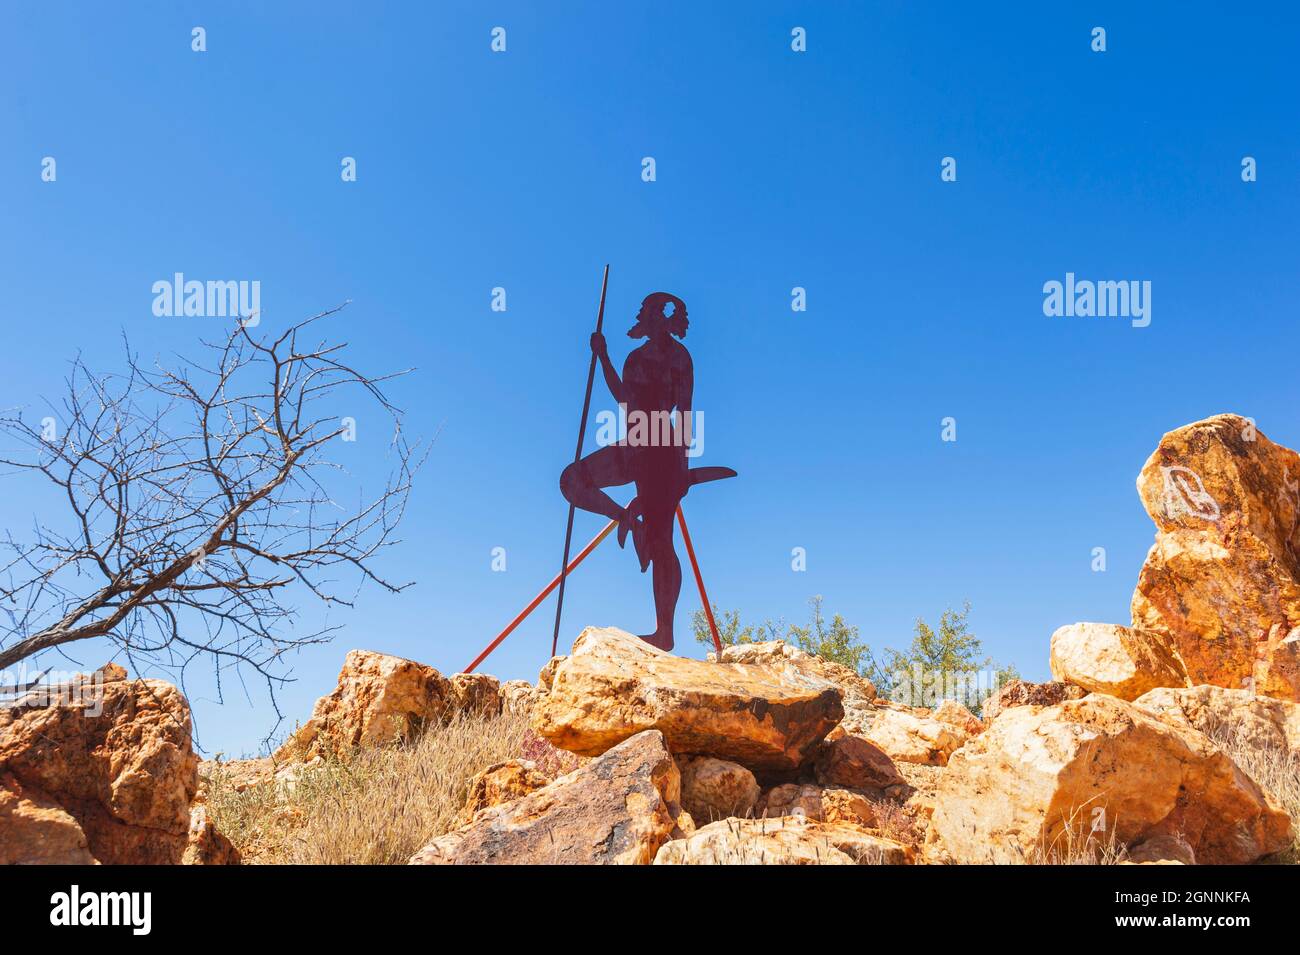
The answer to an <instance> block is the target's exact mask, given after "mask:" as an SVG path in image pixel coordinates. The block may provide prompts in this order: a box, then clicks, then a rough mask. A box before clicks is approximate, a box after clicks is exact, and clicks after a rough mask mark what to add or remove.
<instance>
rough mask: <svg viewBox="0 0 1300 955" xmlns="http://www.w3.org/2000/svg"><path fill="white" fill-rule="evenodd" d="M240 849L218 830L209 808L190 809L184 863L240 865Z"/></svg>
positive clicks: (182, 859)
mask: <svg viewBox="0 0 1300 955" xmlns="http://www.w3.org/2000/svg"><path fill="white" fill-rule="evenodd" d="M239 863H240V858H239V850H238V849H236V848H235V847H234V846H233V845H232V844H231V842H230V840H229V839H227V838H226V837H225V836H224V835H222V834H221V833H220V832H218V831H217V827H216V826H215V825H213V823H212V820H211V819H209V818H208V812H207V808H206V807H204V806H194V807H192V808H191V809H190V833H189V837H188V839H187V841H186V844H185V853H184V855H183V856H182V857H181V864H182V865H239Z"/></svg>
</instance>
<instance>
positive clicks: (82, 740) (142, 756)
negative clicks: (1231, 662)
mask: <svg viewBox="0 0 1300 955" xmlns="http://www.w3.org/2000/svg"><path fill="white" fill-rule="evenodd" d="M120 670H121V668H116V672H111V673H109V676H110V677H111V678H110V679H104V678H103V676H102V675H103V673H104V671H101V672H100V674H97V675H92V676H91V677H88V678H82V679H79V680H76V681H72V682H70V683H68V684H64V685H61V686H60V687H58V688H55V689H53V690H52V689H51V688H48V687H47V688H44V690H43V697H42V699H41V700H40V701H37V700H36V699H35V698H34V697H33V698H29V699H27V701H26V704H25V705H21V706H13V707H6V708H4V709H0V767H2V768H3V771H4V774H5V778H6V779H7V780H10V784H9V785H7V786H6V789H7V790H8V792H9V795H8V796H6V797H5V798H6V801H7V802H8V804H9V806H10V807H11V808H10V810H9V812H10V819H11V820H13V819H14V818H19V819H24V820H27V823H30V822H32V821H33V820H36V821H39V822H40V826H41V831H43V832H46V833H47V834H48V837H49V841H48V843H47V844H48V845H49V846H54V847H56V848H53V849H49V850H48V851H51V852H64V851H73V852H74V854H75V843H76V842H77V841H78V840H77V837H76V835H75V833H73V832H72V831H71V829H70V827H69V826H68V824H67V820H66V819H64V818H63V817H62V816H60V815H59V813H58V812H57V811H56V807H57V809H58V810H62V813H63V814H66V815H67V816H70V817H71V818H72V819H73V820H75V821H76V824H77V826H79V827H80V829H81V831H82V832H83V833H84V835H85V845H86V848H87V849H88V850H89V853H90V855H92V856H93V857H94V858H95V859H97V860H99V861H100V862H102V863H105V864H124V863H132V864H141V865H158V864H174V863H177V862H179V861H180V860H181V856H182V854H183V852H184V850H185V845H186V841H187V836H188V834H189V828H190V803H191V802H192V801H193V799H194V795H195V792H196V791H197V789H198V757H197V756H196V755H195V754H194V749H193V746H192V742H191V724H190V709H189V704H188V703H186V701H185V697H184V696H182V695H181V693H180V691H179V690H177V689H176V687H174V686H172V685H171V684H170V683H165V682H163V681H161V680H125V679H121V678H120V677H118V676H117V673H118V672H120ZM14 781H16V785H15V783H14ZM15 794H16V796H17V798H16V801H15ZM15 814H17V815H15ZM27 823H24V826H25V827H26V829H27V831H28V833H29V834H30V833H31V832H32V831H33V830H32V829H31V827H30V826H28V825H27ZM5 838H6V839H8V838H10V837H5ZM43 838H44V837H43ZM27 844H28V845H31V844H32V843H30V842H28V843H27ZM40 851H41V852H44V851H47V850H45V849H42V850H40Z"/></svg>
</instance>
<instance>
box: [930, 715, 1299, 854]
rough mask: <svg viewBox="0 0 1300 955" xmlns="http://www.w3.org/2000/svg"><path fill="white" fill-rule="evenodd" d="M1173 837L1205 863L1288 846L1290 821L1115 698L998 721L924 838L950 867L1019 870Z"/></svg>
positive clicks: (1235, 777) (1247, 784)
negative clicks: (1017, 866)
mask: <svg viewBox="0 0 1300 955" xmlns="http://www.w3.org/2000/svg"><path fill="white" fill-rule="evenodd" d="M1171 834H1179V835H1181V836H1182V837H1183V838H1184V839H1185V840H1186V841H1187V843H1188V845H1189V846H1191V847H1192V850H1193V851H1194V852H1195V855H1196V858H1197V860H1198V861H1200V862H1202V863H1208V864H1220V863H1246V862H1253V861H1255V860H1257V859H1259V858H1261V857H1263V856H1266V855H1269V854H1271V853H1274V852H1278V851H1280V850H1281V849H1283V848H1284V847H1286V846H1287V845H1288V844H1289V843H1290V839H1291V830H1290V819H1289V818H1288V817H1287V814H1286V813H1285V812H1284V811H1283V810H1282V809H1281V808H1279V807H1278V806H1277V804H1276V803H1274V802H1273V800H1272V799H1271V798H1270V797H1269V796H1267V795H1266V794H1265V793H1264V792H1263V791H1262V790H1261V789H1260V788H1259V787H1258V786H1257V785H1256V784H1255V783H1254V782H1253V781H1252V780H1251V779H1249V778H1248V777H1247V776H1246V775H1245V774H1244V773H1243V772H1242V771H1241V770H1240V769H1238V768H1237V766H1236V765H1235V764H1234V763H1233V762H1232V760H1230V759H1229V758H1228V757H1227V756H1225V755H1224V754H1223V753H1222V752H1220V751H1219V750H1218V749H1217V748H1215V747H1214V746H1213V745H1212V744H1211V743H1210V741H1209V740H1208V739H1206V737H1205V736H1203V735H1202V734H1201V733H1198V732H1196V731H1194V730H1191V729H1187V728H1182V727H1178V726H1175V725H1173V724H1171V723H1168V722H1165V721H1163V720H1161V719H1160V718H1159V717H1157V716H1155V715H1154V714H1152V713H1149V712H1147V711H1146V710H1145V709H1142V708H1141V707H1139V706H1137V705H1135V704H1133V703H1128V702H1126V701H1123V700H1120V699H1118V698H1116V697H1111V696H1104V695H1101V694H1092V695H1090V696H1088V697H1086V698H1084V699H1081V700H1072V701H1069V702H1065V703H1060V704H1057V705H1055V706H1046V707H1040V706H1022V707H1016V708H1013V709H1010V710H1006V711H1004V712H1002V713H1001V714H1000V715H999V716H998V718H997V719H996V720H995V721H994V722H993V724H992V726H990V727H989V729H987V730H986V731H985V732H984V733H982V734H980V735H979V736H977V737H975V738H974V739H972V740H971V741H970V742H969V743H967V744H966V745H965V746H964V747H962V749H960V750H958V751H957V753H956V754H954V756H953V758H952V760H951V761H950V762H949V764H948V768H947V770H946V771H945V773H944V774H943V776H942V779H941V781H940V783H939V788H938V792H937V795H936V800H935V809H934V815H933V817H932V819H931V823H930V838H931V841H932V842H933V843H936V844H937V847H938V849H939V850H940V853H939V855H940V857H946V858H949V859H951V860H953V861H956V862H969V863H983V862H1002V863H1005V862H1023V861H1030V860H1032V859H1035V858H1052V857H1053V856H1060V855H1062V854H1065V853H1069V852H1077V851H1079V850H1080V847H1082V846H1087V845H1088V844H1089V839H1090V838H1091V839H1092V840H1094V843H1096V844H1102V845H1109V844H1111V843H1113V844H1114V846H1115V847H1117V848H1118V847H1126V846H1129V845H1133V844H1136V843H1139V842H1142V841H1144V840H1148V839H1151V838H1152V837H1154V836H1158V835H1171Z"/></svg>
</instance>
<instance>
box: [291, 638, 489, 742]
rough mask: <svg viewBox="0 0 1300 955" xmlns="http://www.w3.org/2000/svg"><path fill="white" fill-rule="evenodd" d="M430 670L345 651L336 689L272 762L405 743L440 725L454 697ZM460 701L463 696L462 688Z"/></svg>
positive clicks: (449, 687)
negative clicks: (426, 728) (420, 732)
mask: <svg viewBox="0 0 1300 955" xmlns="http://www.w3.org/2000/svg"><path fill="white" fill-rule="evenodd" d="M455 693H456V691H455V690H453V686H452V683H451V681H450V680H448V679H446V678H445V677H444V676H443V675H442V674H440V673H439V672H438V671H437V670H435V669H434V668H433V667H429V666H424V665H423V664H421V663H415V662H414V661H412V660H403V659H402V658H401V657H390V656H387V655H385V654H382V653H372V652H371V651H369V650H350V651H349V652H348V655H347V658H346V659H345V660H344V662H343V669H342V671H340V673H339V681H338V685H337V686H336V687H335V688H334V690H333V691H332V692H331V693H330V694H329V695H328V696H322V697H321V698H320V699H319V700H317V701H316V706H315V708H314V709H313V710H312V714H311V719H309V720H308V721H307V722H306V724H304V725H303V726H302V727H301V728H299V729H298V731H297V732H296V733H294V734H293V736H291V737H290V738H289V740H288V741H287V742H286V743H285V744H284V746H282V747H281V748H280V749H279V751H278V752H277V753H276V754H275V759H276V761H277V762H284V761H288V760H301V761H304V762H305V761H307V760H310V759H314V758H316V757H318V756H334V757H339V758H347V757H349V756H350V755H351V754H352V752H353V751H354V750H356V749H357V748H358V747H362V746H383V745H386V744H388V743H392V742H394V741H396V740H403V739H410V738H411V737H413V736H414V735H416V734H417V733H418V732H419V731H420V730H422V729H423V728H424V727H425V725H426V724H428V723H436V722H441V721H443V720H444V719H446V718H447V717H448V716H449V714H450V713H451V712H452V709H453V704H454V702H455V701H456V699H457V697H456V696H455ZM460 693H461V697H460V698H461V699H462V700H463V699H464V696H465V695H466V694H467V693H468V690H467V689H465V688H462V689H461V691H460Z"/></svg>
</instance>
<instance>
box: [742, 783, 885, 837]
mask: <svg viewBox="0 0 1300 955" xmlns="http://www.w3.org/2000/svg"><path fill="white" fill-rule="evenodd" d="M755 815H756V816H757V817H759V818H766V819H775V818H777V817H778V816H803V817H805V818H807V819H812V820H813V821H815V822H841V823H847V824H849V825H854V826H860V827H862V828H865V829H871V828H874V827H875V825H876V823H877V818H876V811H875V809H874V808H873V807H872V805H871V802H870V800H868V799H867V797H866V796H865V795H864V794H862V793H860V792H857V791H855V790H852V789H844V788H840V787H834V786H815V785H813V784H812V783H783V784H782V785H780V786H774V787H772V789H770V790H768V792H766V793H765V794H764V795H763V798H762V799H761V800H760V802H759V805H758V808H757V811H756V812H755Z"/></svg>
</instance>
